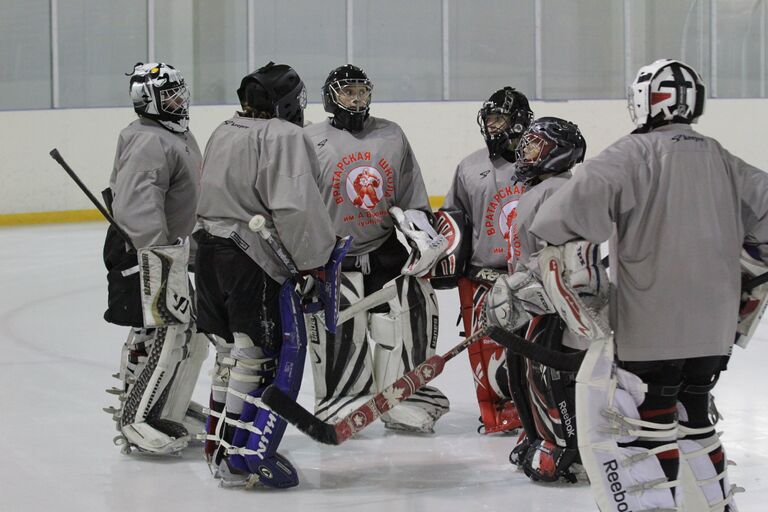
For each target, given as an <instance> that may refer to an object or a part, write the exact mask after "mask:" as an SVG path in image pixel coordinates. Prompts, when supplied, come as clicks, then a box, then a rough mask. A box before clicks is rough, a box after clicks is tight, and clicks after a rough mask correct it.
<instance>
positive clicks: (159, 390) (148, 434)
mask: <svg viewBox="0 0 768 512" xmlns="http://www.w3.org/2000/svg"><path fill="white" fill-rule="evenodd" d="M183 327H184V326H179V325H170V326H167V327H159V328H157V329H154V330H153V331H152V332H150V333H147V331H146V330H144V329H134V330H132V332H131V335H130V336H129V338H128V341H127V342H126V347H125V348H124V350H123V355H124V358H125V361H124V362H123V363H122V364H121V378H122V380H123V382H124V391H123V393H121V394H120V401H121V402H122V405H121V408H120V409H119V410H114V409H106V410H107V411H108V412H111V413H113V415H114V417H115V420H116V421H117V424H118V428H119V430H120V432H121V434H122V435H121V436H118V437H117V438H116V439H115V443H116V444H122V445H125V446H124V450H125V451H126V452H127V453H129V452H130V450H131V448H136V449H137V450H139V451H140V452H142V453H149V454H159V455H166V454H172V453H175V452H178V451H180V450H182V449H184V448H185V447H186V446H187V444H188V443H189V440H190V436H189V433H188V432H187V430H186V429H185V428H184V426H183V425H181V424H180V423H177V422H174V421H171V420H168V419H164V418H162V410H163V407H164V405H165V402H166V401H167V398H168V394H169V393H170V388H171V385H172V382H173V376H174V374H175V372H176V368H177V367H178V364H179V362H180V360H181V357H182V353H183V351H182V346H183V343H184V341H183V340H184V338H183V336H180V335H179V330H180V329H183Z"/></svg>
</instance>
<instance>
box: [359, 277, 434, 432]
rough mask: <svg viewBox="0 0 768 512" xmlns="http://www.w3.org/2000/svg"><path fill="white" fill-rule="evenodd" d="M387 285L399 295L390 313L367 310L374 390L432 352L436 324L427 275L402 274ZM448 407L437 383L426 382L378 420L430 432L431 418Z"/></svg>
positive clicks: (411, 429) (408, 428)
mask: <svg viewBox="0 0 768 512" xmlns="http://www.w3.org/2000/svg"><path fill="white" fill-rule="evenodd" d="M387 286H396V287H397V289H398V294H397V297H395V298H394V299H392V300H391V301H389V309H390V311H389V312H388V313H373V314H371V316H370V327H369V338H370V340H371V341H372V342H373V343H374V345H373V347H374V348H373V361H374V362H373V367H374V376H375V379H376V387H377V390H378V391H381V390H383V389H385V388H386V387H387V386H389V385H390V384H392V383H393V382H394V381H395V380H397V379H399V378H400V377H402V376H403V374H404V373H406V372H408V371H410V370H412V369H413V368H415V367H416V366H418V365H419V364H421V363H422V362H424V361H425V360H426V359H427V358H429V357H431V356H433V355H434V354H435V348H436V347H437V333H438V327H439V325H438V309H437V297H436V296H435V291H434V290H433V289H432V286H431V285H430V284H429V281H427V280H426V279H421V278H413V277H407V276H401V277H398V278H396V279H394V280H393V281H390V283H387ZM448 410H449V402H448V399H447V398H446V397H445V395H443V393H441V392H440V390H438V389H437V388H435V387H432V386H424V387H422V388H421V389H419V390H418V391H416V393H414V394H413V396H411V397H409V398H408V399H406V400H405V401H404V402H402V403H400V404H399V405H398V406H397V407H395V408H394V409H392V410H391V411H389V412H388V413H386V414H384V415H383V416H382V420H383V421H384V423H385V424H386V425H387V426H388V427H390V428H395V429H400V430H410V431H416V432H432V431H433V428H434V425H435V422H436V421H437V420H438V419H439V418H440V417H441V416H442V415H443V414H445V413H446V412H448Z"/></svg>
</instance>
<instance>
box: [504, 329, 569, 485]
mask: <svg viewBox="0 0 768 512" xmlns="http://www.w3.org/2000/svg"><path fill="white" fill-rule="evenodd" d="M563 334H564V325H563V322H562V321H561V320H560V317H559V316H557V315H553V314H549V315H544V316H539V317H536V318H535V319H534V320H533V321H532V322H531V325H530V328H529V330H528V334H527V336H526V338H527V339H528V340H530V342H531V343H538V344H541V345H543V346H544V347H546V348H547V349H549V350H553V351H561V350H563V346H562V339H563ZM510 362H513V363H514V361H510ZM513 368H515V370H516V371H520V369H518V368H517V366H516V365H513ZM521 368H522V369H524V371H525V375H524V376H523V377H522V378H521V377H520V376H518V377H517V378H516V380H517V381H518V382H521V381H522V383H521V384H519V386H520V387H521V388H524V389H525V394H524V400H522V401H520V404H526V405H527V406H528V407H529V410H527V411H523V410H521V411H520V413H521V417H524V418H525V421H524V422H523V424H524V425H525V428H526V434H527V436H528V442H529V445H530V446H529V448H528V450H527V452H526V454H525V456H524V457H522V455H520V454H518V455H517V457H516V458H517V459H518V462H517V464H518V466H519V467H520V468H521V469H522V470H523V472H525V474H526V475H527V476H528V477H529V478H531V479H532V480H536V481H544V482H555V481H557V480H559V479H560V478H561V477H562V478H564V479H566V480H567V481H569V482H576V481H577V478H576V475H575V474H574V472H573V471H572V470H571V465H572V464H574V463H576V462H579V458H578V443H577V437H576V415H575V412H574V411H575V403H574V402H575V400H574V393H575V389H574V378H575V375H574V374H573V373H570V372H560V371H557V370H555V369H553V368H549V367H547V366H544V365H542V364H540V363H536V362H534V361H531V360H525V362H524V364H523V365H522V366H521ZM517 393H521V392H520V391H517ZM520 409H522V408H520Z"/></svg>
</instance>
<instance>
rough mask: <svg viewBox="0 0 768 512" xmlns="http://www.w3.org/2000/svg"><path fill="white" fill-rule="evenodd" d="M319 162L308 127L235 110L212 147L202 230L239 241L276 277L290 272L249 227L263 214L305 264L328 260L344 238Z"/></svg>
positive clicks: (298, 262) (205, 163)
mask: <svg viewBox="0 0 768 512" xmlns="http://www.w3.org/2000/svg"><path fill="white" fill-rule="evenodd" d="M318 173H319V170H318V165H317V159H316V158H315V154H314V152H313V151H312V147H311V144H310V142H309V140H308V139H307V138H306V137H305V136H304V131H303V130H302V128H301V127H299V126H296V125H294V124H293V123H290V122H288V121H285V120H282V119H269V120H265V119H254V118H250V117H241V116H239V115H235V116H234V117H233V118H232V119H228V120H227V121H224V122H223V123H222V124H221V125H219V127H218V128H216V130H215V131H214V132H213V134H212V135H211V138H210V139H209V140H208V144H207V146H206V148H205V159H204V161H203V176H202V180H201V191H200V201H199V203H198V207H197V216H198V229H204V230H206V231H207V232H209V233H210V234H212V235H214V236H218V237H222V238H230V239H232V240H233V241H234V242H235V243H236V244H237V245H238V246H239V247H240V248H241V249H242V250H243V251H245V252H246V253H247V254H248V255H249V256H250V257H251V258H252V259H253V261H255V262H256V263H257V264H258V265H259V266H260V267H261V268H263V269H264V270H265V271H266V272H267V273H268V274H269V275H270V276H271V277H272V279H274V280H275V281H277V282H278V283H282V282H283V281H285V280H286V279H287V278H288V277H290V274H289V273H288V271H287V270H286V269H285V268H284V266H283V265H282V264H281V262H280V260H279V259H278V258H277V256H276V255H275V254H274V253H273V251H272V250H271V249H270V247H269V245H268V244H267V243H266V242H265V241H264V240H263V239H262V238H261V236H259V235H258V234H257V233H254V232H252V231H251V230H250V229H249V228H248V222H249V221H250V220H251V218H253V216H254V215H256V214H261V215H263V216H264V218H265V219H266V227H267V229H268V230H269V231H270V232H271V233H272V234H273V236H275V237H276V238H277V239H278V240H279V241H281V242H282V244H283V246H284V247H285V248H286V250H287V251H288V253H289V254H290V255H291V256H292V257H293V260H294V262H295V263H296V266H297V267H298V268H299V270H309V269H312V268H316V267H319V266H321V265H324V264H325V263H326V262H327V261H328V257H329V256H330V254H331V251H332V250H333V246H334V244H335V242H336V237H335V234H334V231H333V226H332V225H331V220H330V218H329V217H328V212H327V211H326V209H325V204H324V203H323V200H322V198H321V197H320V192H319V191H318V188H317V177H318Z"/></svg>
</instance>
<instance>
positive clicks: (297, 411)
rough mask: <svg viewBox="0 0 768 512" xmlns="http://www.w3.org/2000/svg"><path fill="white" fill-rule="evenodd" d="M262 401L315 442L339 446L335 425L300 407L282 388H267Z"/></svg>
mask: <svg viewBox="0 0 768 512" xmlns="http://www.w3.org/2000/svg"><path fill="white" fill-rule="evenodd" d="M261 401H262V402H264V403H265V404H266V405H267V406H269V408H270V409H272V410H273V411H275V412H276V413H277V414H279V415H280V416H282V417H283V418H284V419H285V421H287V422H288V423H290V424H291V425H293V426H295V427H296V428H297V429H299V430H300V431H301V432H303V433H304V434H306V435H308V436H309V437H311V438H312V439H314V440H315V441H317V442H319V443H323V444H339V441H338V439H337V438H336V429H335V428H334V425H331V424H328V423H325V422H324V421H322V420H319V419H317V418H316V417H315V415H314V414H312V413H311V412H309V411H308V410H306V409H305V408H303V407H302V406H300V405H299V404H298V403H297V402H296V401H295V400H293V399H292V398H291V397H289V396H288V395H286V394H285V393H284V392H283V391H282V390H281V389H280V388H278V387H276V386H269V387H267V389H265V390H264V393H263V394H262V395H261Z"/></svg>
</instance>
